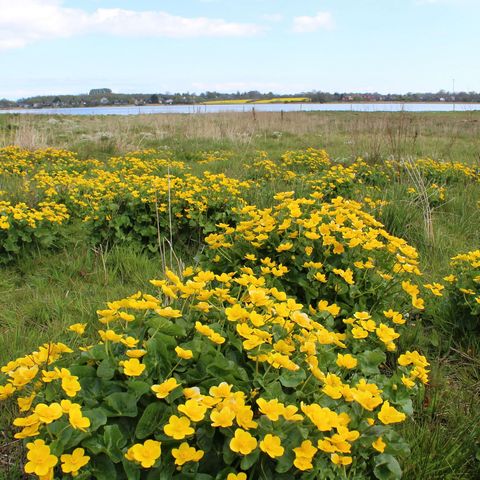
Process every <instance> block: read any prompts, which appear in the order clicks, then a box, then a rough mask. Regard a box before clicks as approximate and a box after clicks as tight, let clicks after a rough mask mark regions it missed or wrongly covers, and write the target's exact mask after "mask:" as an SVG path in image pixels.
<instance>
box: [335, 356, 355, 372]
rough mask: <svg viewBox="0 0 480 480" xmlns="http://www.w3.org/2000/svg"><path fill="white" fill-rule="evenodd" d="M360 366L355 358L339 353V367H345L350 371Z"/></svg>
mask: <svg viewBox="0 0 480 480" xmlns="http://www.w3.org/2000/svg"><path fill="white" fill-rule="evenodd" d="M357 364H358V361H357V359H356V358H355V357H353V356H352V355H350V354H349V353H347V354H345V355H342V354H341V353H339V354H338V355H337V365H338V366H339V367H345V368H348V369H351V368H355V367H356V366H357Z"/></svg>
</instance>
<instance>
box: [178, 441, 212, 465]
mask: <svg viewBox="0 0 480 480" xmlns="http://www.w3.org/2000/svg"><path fill="white" fill-rule="evenodd" d="M204 454H205V452H204V451H203V450H195V448H194V447H191V446H190V445H189V444H188V443H187V442H183V443H182V444H180V447H179V448H173V449H172V456H173V458H174V459H175V465H178V466H179V467H181V466H182V465H183V464H185V463H187V462H199V461H200V460H201V459H202V458H203V455H204Z"/></svg>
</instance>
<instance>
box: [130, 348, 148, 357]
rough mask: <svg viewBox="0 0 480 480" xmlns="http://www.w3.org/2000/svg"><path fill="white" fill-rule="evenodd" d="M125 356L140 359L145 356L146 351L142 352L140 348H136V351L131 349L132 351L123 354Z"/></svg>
mask: <svg viewBox="0 0 480 480" xmlns="http://www.w3.org/2000/svg"><path fill="white" fill-rule="evenodd" d="M125 354H126V355H127V357H129V358H142V357H143V356H145V355H146V354H147V351H146V350H143V349H142V348H136V349H133V350H127V351H126V352H125Z"/></svg>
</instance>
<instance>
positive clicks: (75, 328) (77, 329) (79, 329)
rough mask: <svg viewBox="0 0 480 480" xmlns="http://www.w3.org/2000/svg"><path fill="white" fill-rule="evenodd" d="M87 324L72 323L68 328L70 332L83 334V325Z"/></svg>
mask: <svg viewBox="0 0 480 480" xmlns="http://www.w3.org/2000/svg"><path fill="white" fill-rule="evenodd" d="M86 326H87V324H86V323H74V324H73V325H70V326H69V327H68V330H70V331H71V332H75V333H77V334H78V335H83V334H84V333H85V327H86Z"/></svg>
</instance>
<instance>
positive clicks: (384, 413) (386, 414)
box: [378, 400, 407, 425]
mask: <svg viewBox="0 0 480 480" xmlns="http://www.w3.org/2000/svg"><path fill="white" fill-rule="evenodd" d="M405 418H407V416H406V415H405V414H404V413H402V412H399V411H398V410H397V409H396V408H395V407H391V406H390V402H389V401H388V400H386V401H385V402H383V405H382V408H381V409H380V412H379V413H378V419H379V420H380V421H381V422H382V423H384V424H385V425H388V424H390V423H399V422H403V421H404V420H405Z"/></svg>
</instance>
